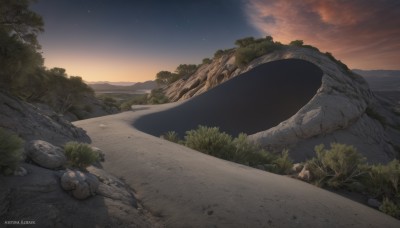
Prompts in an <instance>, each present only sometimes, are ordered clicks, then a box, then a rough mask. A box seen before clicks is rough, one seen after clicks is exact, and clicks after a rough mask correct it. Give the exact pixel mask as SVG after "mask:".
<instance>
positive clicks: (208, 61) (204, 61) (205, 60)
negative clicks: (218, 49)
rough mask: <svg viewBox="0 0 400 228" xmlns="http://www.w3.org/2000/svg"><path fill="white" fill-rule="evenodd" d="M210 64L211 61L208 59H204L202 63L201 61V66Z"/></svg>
mask: <svg viewBox="0 0 400 228" xmlns="http://www.w3.org/2000/svg"><path fill="white" fill-rule="evenodd" d="M211 62H212V60H211V59H209V58H204V59H203V61H202V64H210V63H211Z"/></svg>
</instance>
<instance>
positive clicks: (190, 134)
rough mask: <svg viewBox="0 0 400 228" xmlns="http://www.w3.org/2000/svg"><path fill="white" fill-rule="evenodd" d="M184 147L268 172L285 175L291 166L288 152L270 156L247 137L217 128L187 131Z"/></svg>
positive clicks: (199, 128)
mask: <svg viewBox="0 0 400 228" xmlns="http://www.w3.org/2000/svg"><path fill="white" fill-rule="evenodd" d="M183 143H184V144H185V145H186V146H188V147H190V148H192V149H195V150H198V151H200V152H203V153H206V154H209V155H212V156H215V157H218V158H222V159H225V160H229V161H233V162H236V163H240V164H243V165H248V166H253V167H255V166H263V167H269V168H267V170H268V171H270V172H275V173H282V174H287V173H288V172H289V170H290V169H291V168H292V166H293V164H292V161H291V160H290V158H289V154H288V151H284V152H282V154H281V155H274V154H271V153H269V152H267V151H265V150H264V149H262V148H261V147H260V146H259V145H257V144H255V143H253V142H251V141H249V140H248V139H247V135H246V134H244V133H240V134H239V135H238V137H236V138H232V136H230V135H228V134H226V133H225V132H220V131H219V128H217V127H206V126H198V128H197V129H195V130H191V131H187V132H186V136H185V141H184V142H183Z"/></svg>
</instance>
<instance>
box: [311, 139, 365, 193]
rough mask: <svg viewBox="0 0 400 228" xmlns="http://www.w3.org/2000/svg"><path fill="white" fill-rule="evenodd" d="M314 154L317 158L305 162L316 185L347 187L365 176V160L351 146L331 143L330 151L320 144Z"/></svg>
mask: <svg viewBox="0 0 400 228" xmlns="http://www.w3.org/2000/svg"><path fill="white" fill-rule="evenodd" d="M315 152H316V154H317V156H316V157H315V158H313V159H311V160H309V161H307V167H308V168H309V170H310V172H311V175H312V177H313V180H314V181H315V183H316V184H317V185H321V186H324V185H327V186H329V187H333V188H341V187H349V186H350V185H352V184H354V183H359V182H360V180H361V178H362V177H363V176H364V175H365V174H366V170H365V166H366V161H365V158H364V157H362V156H361V154H360V153H359V152H358V151H357V150H356V149H355V148H354V147H353V146H349V145H345V144H339V143H332V144H331V149H325V147H324V145H323V144H321V145H318V146H316V147H315Z"/></svg>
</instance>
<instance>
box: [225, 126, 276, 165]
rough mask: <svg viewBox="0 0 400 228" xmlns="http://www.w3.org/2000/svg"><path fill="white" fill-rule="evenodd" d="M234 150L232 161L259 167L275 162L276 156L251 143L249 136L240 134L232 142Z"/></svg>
mask: <svg viewBox="0 0 400 228" xmlns="http://www.w3.org/2000/svg"><path fill="white" fill-rule="evenodd" d="M232 143H233V146H234V150H233V151H232V153H233V154H232V161H233V162H237V163H240V164H243V165H248V166H257V165H264V164H270V163H272V162H273V160H274V156H273V155H272V154H270V153H268V152H266V151H265V150H263V149H262V148H261V147H260V146H259V145H257V144H255V143H253V142H250V141H249V140H248V139H247V135H246V134H244V133H240V134H239V135H238V137H236V138H235V139H233V141H232Z"/></svg>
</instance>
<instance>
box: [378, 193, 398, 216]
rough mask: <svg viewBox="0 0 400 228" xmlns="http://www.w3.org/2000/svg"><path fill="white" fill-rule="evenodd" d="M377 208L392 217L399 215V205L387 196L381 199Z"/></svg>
mask: <svg viewBox="0 0 400 228" xmlns="http://www.w3.org/2000/svg"><path fill="white" fill-rule="evenodd" d="M379 210H380V211H382V212H383V213H385V214H388V215H390V216H392V217H395V218H399V217H400V207H399V206H397V205H396V204H395V203H393V202H392V201H390V200H389V199H388V198H384V199H383V202H382V205H381V206H380V207H379Z"/></svg>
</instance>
